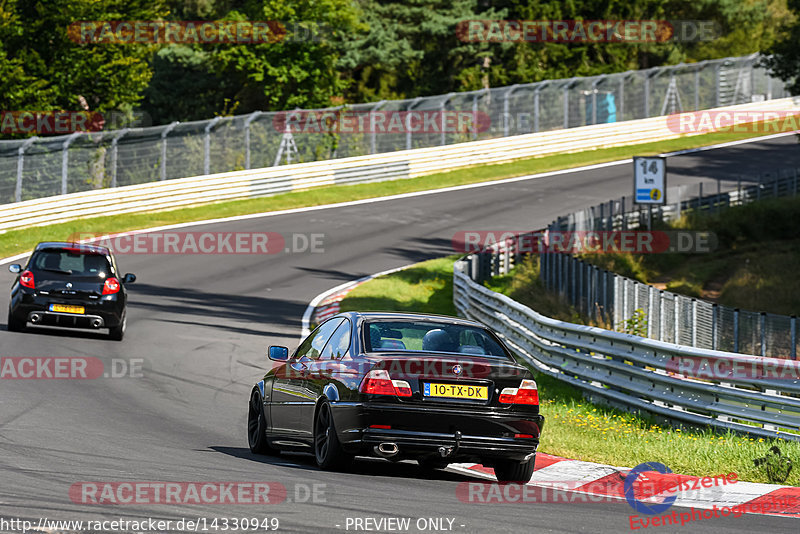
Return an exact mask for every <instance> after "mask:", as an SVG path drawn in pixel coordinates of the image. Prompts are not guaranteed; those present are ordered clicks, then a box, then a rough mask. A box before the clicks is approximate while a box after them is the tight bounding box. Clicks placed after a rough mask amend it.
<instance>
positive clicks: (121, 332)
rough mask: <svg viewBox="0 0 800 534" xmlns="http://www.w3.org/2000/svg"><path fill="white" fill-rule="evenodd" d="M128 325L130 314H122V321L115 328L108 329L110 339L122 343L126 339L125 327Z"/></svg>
mask: <svg viewBox="0 0 800 534" xmlns="http://www.w3.org/2000/svg"><path fill="white" fill-rule="evenodd" d="M127 324H128V314H127V313H125V312H122V321H120V323H119V324H118V325H117V326H115V327H113V328H109V329H108V337H109V339H111V340H113V341H122V338H123V337H125V327H126V326H127Z"/></svg>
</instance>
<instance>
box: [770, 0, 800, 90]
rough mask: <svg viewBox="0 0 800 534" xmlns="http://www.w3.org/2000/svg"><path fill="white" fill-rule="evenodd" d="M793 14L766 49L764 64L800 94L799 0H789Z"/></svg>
mask: <svg viewBox="0 0 800 534" xmlns="http://www.w3.org/2000/svg"><path fill="white" fill-rule="evenodd" d="M788 7H789V10H790V11H791V12H792V14H793V16H792V17H791V18H789V22H788V23H787V24H785V25H784V26H782V27H781V35H780V37H779V38H778V40H777V41H776V42H775V43H774V44H773V45H772V46H771V47H770V48H768V49H767V54H769V56H768V57H767V58H765V59H764V62H763V63H764V65H765V66H766V67H768V68H769V69H771V70H772V72H773V73H774V74H775V75H776V76H778V77H779V78H780V79H782V80H783V81H785V82H788V87H787V88H788V89H789V91H790V92H791V93H792V94H794V95H797V94H800V0H789V1H788Z"/></svg>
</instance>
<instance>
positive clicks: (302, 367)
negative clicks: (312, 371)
mask: <svg viewBox="0 0 800 534" xmlns="http://www.w3.org/2000/svg"><path fill="white" fill-rule="evenodd" d="M291 366H292V369H293V370H295V371H296V372H297V374H299V375H300V376H301V377H306V376H308V367H306V364H304V363H301V362H295V363H293V364H291Z"/></svg>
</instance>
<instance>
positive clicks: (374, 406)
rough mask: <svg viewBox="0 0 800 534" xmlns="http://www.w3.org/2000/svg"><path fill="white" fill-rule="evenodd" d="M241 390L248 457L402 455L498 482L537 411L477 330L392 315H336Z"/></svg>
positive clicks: (533, 443) (532, 430)
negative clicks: (483, 471)
mask: <svg viewBox="0 0 800 534" xmlns="http://www.w3.org/2000/svg"><path fill="white" fill-rule="evenodd" d="M268 356H269V358H270V359H271V360H273V361H275V362H276V364H274V366H273V368H272V369H271V370H270V371H269V372H267V373H266V375H265V376H264V378H263V380H261V381H260V382H258V384H256V386H255V387H254V388H253V390H252V392H251V394H250V403H249V410H248V441H249V444H250V449H251V450H252V451H253V452H255V453H270V452H275V451H278V450H281V449H286V450H295V451H308V452H311V453H313V454H314V455H315V457H316V461H317V464H318V465H319V466H320V467H321V468H323V469H328V468H334V467H341V466H343V465H346V464H347V463H349V461H350V460H351V459H352V458H353V457H354V456H356V455H362V456H363V455H369V456H377V457H382V458H386V459H388V460H393V461H396V460H400V459H414V460H416V461H417V462H418V463H419V464H420V466H421V467H422V468H423V469H441V468H444V467H446V466H447V465H448V464H449V463H456V462H469V461H474V462H478V463H482V464H483V465H486V466H489V467H493V468H494V470H495V474H496V476H497V478H498V480H500V481H525V482H527V481H528V480H530V478H531V474H532V473H533V468H534V459H535V456H536V449H537V447H538V444H539V434H540V432H541V429H542V426H543V424H544V417H542V416H541V415H540V414H539V394H538V390H537V386H536V382H535V381H534V380H533V376H532V375H531V373H530V371H528V369H527V368H525V367H523V366H522V365H520V364H519V363H517V362H516V361H515V358H514V356H513V355H512V354H511V352H510V351H509V350H508V349H507V348H506V346H505V345H504V344H503V342H502V341H501V340H500V339H499V338H498V337H497V336H496V335H495V334H494V333H493V332H492V331H490V330H489V329H488V328H486V327H485V326H483V325H481V324H479V323H476V322H473V321H467V320H464V319H457V318H454V317H443V316H435V315H419V314H399V313H356V312H349V313H343V314H339V315H337V316H335V317H333V318H331V319H329V320H327V321H325V322H324V323H322V324H321V325H320V326H319V327H317V328H316V329H315V330H314V331H313V332H312V333H311V334H310V335H309V336H308V337H307V338H306V339H305V340H304V341H303V342H302V343H301V344H300V346H299V347H298V348H297V350H295V351H294V353H293V354H292V355H291V356H290V355H289V350H288V349H287V348H286V347H279V346H271V347H270V348H269V353H268Z"/></svg>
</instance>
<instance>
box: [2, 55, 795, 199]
mask: <svg viewBox="0 0 800 534" xmlns="http://www.w3.org/2000/svg"><path fill="white" fill-rule="evenodd" d="M785 96H789V93H788V92H787V91H786V88H785V85H784V83H783V82H782V81H781V80H779V79H777V78H774V77H773V76H771V75H770V73H769V72H768V71H767V70H766V69H765V68H764V67H761V66H759V57H758V54H753V55H750V56H745V57H730V58H722V59H715V60H708V61H701V62H698V63H691V64H680V65H670V66H665V67H654V68H650V69H644V70H636V71H628V72H620V73H613V74H602V75H599V76H590V77H575V78H567V79H561V80H542V81H539V82H536V83H527V84H515V85H511V86H507V87H494V88H491V89H481V90H477V91H467V92H457V93H450V94H446V95H432V96H427V97H420V98H411V99H407V100H382V101H380V102H373V103H366V104H354V105H348V106H344V107H342V106H340V107H335V108H329V109H326V110H305V111H302V110H301V111H299V113H300V116H305V117H308V118H312V120H311V121H310V122H308V123H306V124H307V125H306V126H302V127H297V128H291V130H293V131H294V132H295V133H296V134H297V135H293V136H291V137H290V136H287V135H286V129H285V128H284V126H285V124H284V123H285V119H286V116H287V113H288V114H295V116H296V117H297V116H298V115H296V113H297V112H295V111H290V112H283V111H281V112H261V111H255V112H253V113H251V114H249V115H237V116H228V117H215V118H213V119H210V120H202V121H193V122H186V123H179V122H173V123H171V124H168V125H163V126H154V127H137V126H138V125H140V124H142V125H146V123H147V121H146V120H138V119H135V120H133V121H132V122H131V121H127V120H124V121H122V123H120V121H117V120H115V119H116V118H121V116H119V115H114V114H112V115H110V116H107V117H106V119H107V120H108V123H107V124H106V127H107V128H111V129H109V130H102V131H97V132H76V133H75V134H74V135H73V134H69V135H63V136H46V137H45V136H43V137H31V138H28V139H18V140H7V141H0V204H5V203H10V202H21V201H23V200H32V199H35V198H44V197H48V196H52V195H57V194H68V193H79V192H81V191H89V190H93V189H100V188H103V187H117V186H128V185H136V184H143V183H147V182H157V181H162V180H171V179H176V178H186V177H190V176H198V175H201V174H202V175H208V174H217V173H222V172H229V171H234V170H237V169H245V170H247V169H258V168H262V167H268V166H270V165H278V164H281V163H283V161H284V160H287V163H292V162H310V161H320V160H327V159H336V158H346V157H353V156H364V155H367V154H378V153H384V152H392V151H395V150H410V149H413V148H422V147H434V146H444V145H451V144H454V143H462V142H465V141H479V140H483V139H489V138H497V137H508V136H512V135H521V134H528V133H535V132H545V131H552V130H558V129H561V128H574V127H578V126H585V125H589V124H602V123H614V122H623V121H630V120H636V119H646V118H649V117H654V116H657V115H665V114H669V113H675V112H686V111H695V110H700V109H709V108H717V107H720V106H731V105H736V104H745V103H748V102H756V101H764V100H772V99H775V98H783V97H785ZM338 114H344V116H349V117H350V118H351V119H353V118H357V117H360V119H362V118H364V117H366V116H369V117H372V118H374V119H375V121H376V123H375V124H383V119H386V123H389V122H390V120H389V119H390V117H393V118H394V119H398V118H400V117H403V120H405V118H407V117H412V116H415V117H422V116H425V117H426V119H425V121H426V123H427V121H428V119H432V121H431V122H430V124H429V126H427V127H425V128H424V129H420V128H417V127H411V126H407V127H402V128H396V127H395V126H392V127H389V128H384V127H377V126H374V125H373V127H369V128H364V127H361V126H359V127H353V126H351V125H344V126H342V127H337V126H336V125H335V124H336V122H337V121H336V120H335V119H334V125H333V127H330V125H328V126H325V125H320V124H317V122H316V121H317V119H319V118H321V117H322V116H323V115H324V116H327V117H328V118H331V117H334V118H335V117H336V116H337V115H338ZM443 114H444V115H448V116H450V115H453V114H459V115H462V114H469V115H470V116H471V117H472V118H473V119H479V121H476V122H480V124H475V125H474V126H472V127H468V128H462V127H459V128H451V127H449V126H446V125H445V124H444V123H445V120H444V116H443ZM437 117H439V118H441V119H442V120H441V122H442V125H441V127H439V125H438V124H437V123H438V122H440V121H439V119H438V118H437ZM142 118H144V117H142ZM360 119H359V120H360ZM301 122H303V123H305V121H304V120H303V121H301ZM320 122H323V123H324V122H327V119H326V120H325V121H320ZM368 122H372V121H371V119H370V121H368ZM123 126H128V127H124V128H123ZM120 128H121V129H120ZM290 139H291V142H290Z"/></svg>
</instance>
